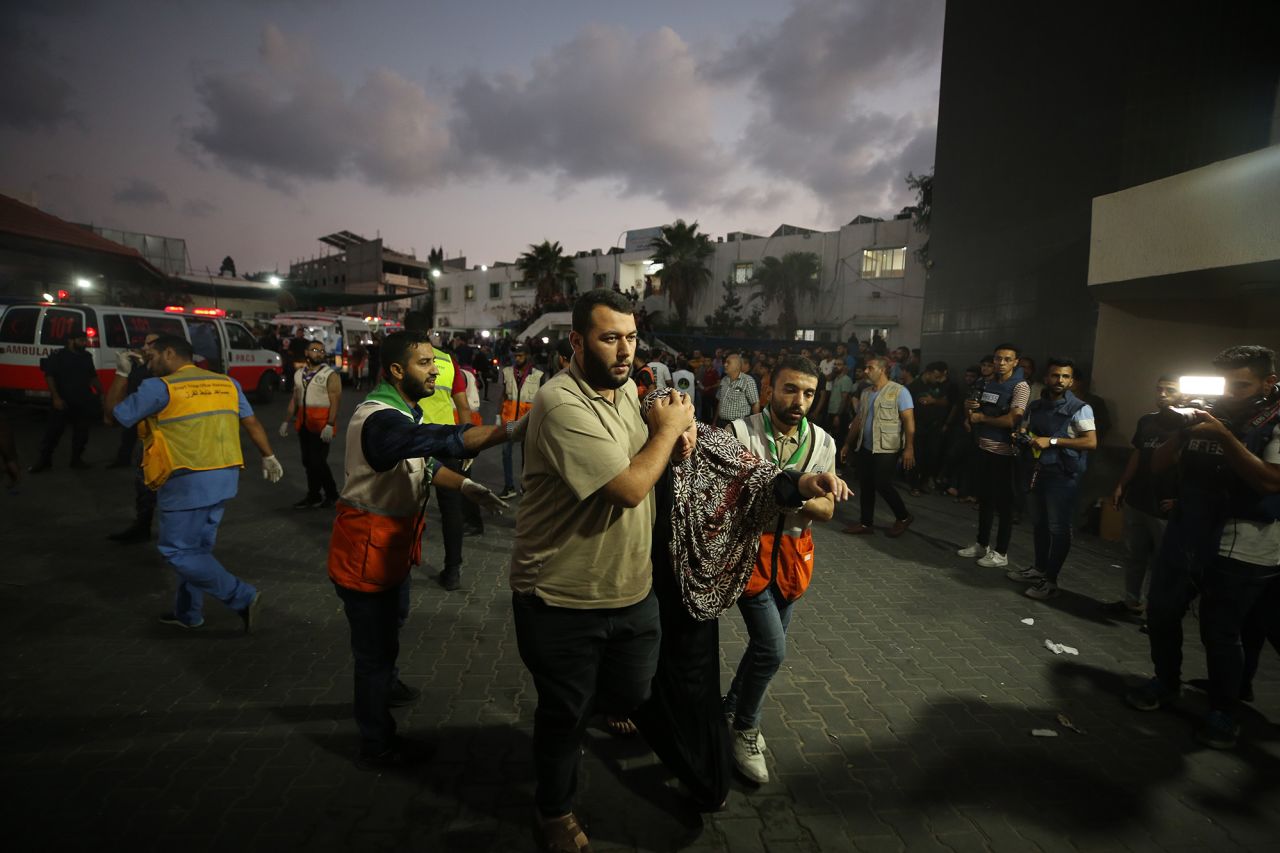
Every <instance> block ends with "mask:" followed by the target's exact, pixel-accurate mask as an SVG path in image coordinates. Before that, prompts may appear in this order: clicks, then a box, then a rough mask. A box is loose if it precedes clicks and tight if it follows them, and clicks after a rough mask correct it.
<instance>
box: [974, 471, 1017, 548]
mask: <svg viewBox="0 0 1280 853" xmlns="http://www.w3.org/2000/svg"><path fill="white" fill-rule="evenodd" d="M976 459H977V468H976V470H975V472H974V478H975V484H976V486H977V491H978V544H979V545H981V546H982V547H984V548H985V547H987V546H989V545H990V544H991V522H992V521H994V520H995V518H996V517H997V516H999V518H1000V525H999V526H998V527H997V528H996V544H995V549H996V551H997V552H998V553H1001V554H1008V553H1009V539H1010V538H1011V537H1012V536H1013V469H1014V463H1015V462H1016V461H1017V459H1016V457H1013V456H1001V455H1000V454H999V453H989V452H988V451H986V450H979V451H978V455H977V457H976Z"/></svg>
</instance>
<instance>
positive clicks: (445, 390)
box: [418, 349, 458, 424]
mask: <svg viewBox="0 0 1280 853" xmlns="http://www.w3.org/2000/svg"><path fill="white" fill-rule="evenodd" d="M435 352H436V368H437V369H438V370H439V371H440V373H439V375H438V376H436V391H435V393H434V394H432V395H431V396H430V397H423V398H422V399H421V400H419V401H418V407H419V408H421V409H422V422H423V423H427V424H456V423H457V422H458V408H457V406H455V405H454V404H453V376H454V374H453V356H451V355H449V353H447V352H445V351H444V350H442V349H436V351H435Z"/></svg>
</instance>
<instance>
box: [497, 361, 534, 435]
mask: <svg viewBox="0 0 1280 853" xmlns="http://www.w3.org/2000/svg"><path fill="white" fill-rule="evenodd" d="M541 386H542V371H541V370H539V369H538V368H536V367H531V368H529V375H528V376H526V377H525V378H524V384H523V385H521V386H520V388H519V389H517V388H516V370H515V368H514V367H504V368H502V387H503V396H502V422H503V423H507V422H508V421H517V420H519V419H520V418H522V417H524V416H525V413H527V412H528V411H529V410H530V409H532V408H533V398H534V397H536V396H537V394H538V389H539V388H540V387H541Z"/></svg>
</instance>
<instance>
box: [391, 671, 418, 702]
mask: <svg viewBox="0 0 1280 853" xmlns="http://www.w3.org/2000/svg"><path fill="white" fill-rule="evenodd" d="M420 698H422V691H421V690H418V689H417V688H416V687H410V686H409V685H407V684H405V683H404V682H403V681H401V680H400V679H398V678H397V679H396V680H395V683H394V684H392V685H391V690H390V691H389V692H388V693H387V704H388V705H390V706H391V707H392V708H399V707H400V706H402V705H411V704H413V703H414V702H417V701H418V700H419V699H420Z"/></svg>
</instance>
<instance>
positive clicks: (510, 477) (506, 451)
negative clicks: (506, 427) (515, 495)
mask: <svg viewBox="0 0 1280 853" xmlns="http://www.w3.org/2000/svg"><path fill="white" fill-rule="evenodd" d="M514 456H515V447H514V446H513V445H512V443H511V442H509V441H508V442H507V443H506V444H504V445H502V485H503V486H504V487H505V488H504V489H503V491H509V490H512V489H514V488H515V487H516V480H515V470H514V468H515V466H514V464H513V462H514V459H513V457H514ZM520 470H521V472H523V471H524V445H523V444H522V445H520Z"/></svg>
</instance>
